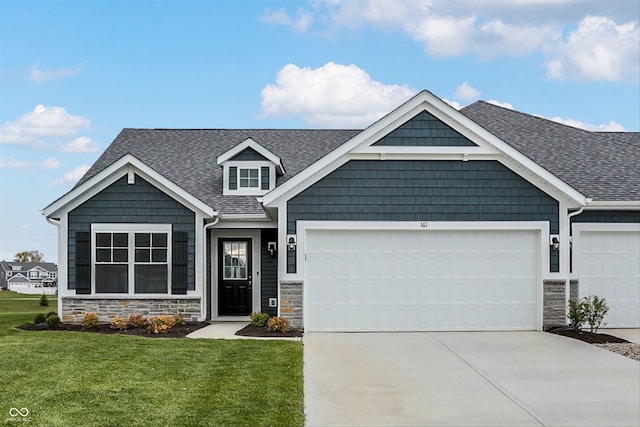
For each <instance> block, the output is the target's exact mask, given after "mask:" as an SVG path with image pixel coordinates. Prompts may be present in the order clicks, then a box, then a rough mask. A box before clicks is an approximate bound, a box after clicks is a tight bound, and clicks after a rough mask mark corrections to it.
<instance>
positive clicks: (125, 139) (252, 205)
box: [76, 129, 360, 214]
mask: <svg viewBox="0 0 640 427" xmlns="http://www.w3.org/2000/svg"><path fill="white" fill-rule="evenodd" d="M359 132H360V131H359V130H290V129H285V130H272V129H242V130H238V129H124V130H122V132H120V134H119V135H118V136H117V137H116V139H115V140H114V141H113V143H111V145H110V146H109V147H108V148H107V150H106V151H105V152H104V153H103V154H102V156H100V158H99V159H98V160H97V161H96V162H95V163H94V164H93V166H91V168H90V169H89V171H88V172H87V173H86V174H85V175H84V176H83V177H82V179H81V180H80V181H79V182H78V184H76V186H77V185H80V184H82V183H83V182H84V181H86V180H88V179H89V178H91V177H92V176H94V175H95V174H97V173H98V172H100V171H101V170H103V169H104V168H106V167H107V166H109V165H110V164H111V163H113V162H115V161H116V160H118V159H120V158H121V157H122V156H124V155H126V154H132V155H133V156H135V157H136V158H138V159H140V160H141V161H142V162H144V163H145V164H146V165H147V166H149V167H151V168H152V169H154V170H155V171H156V172H158V173H159V174H161V175H162V176H164V177H165V178H167V179H168V180H170V181H171V182H173V183H174V184H176V185H178V186H180V187H181V188H183V189H184V190H186V191H188V192H189V193H190V194H191V195H193V196H194V197H196V198H198V199H199V200H201V201H202V202H204V203H206V204H207V205H209V206H211V207H212V208H214V209H216V210H218V211H220V212H221V213H222V214H238V213H244V214H258V213H262V212H263V210H262V207H261V206H260V204H259V203H258V202H257V201H256V197H255V196H226V197H223V196H222V167H221V166H219V165H218V164H217V162H216V160H217V157H218V156H219V155H220V154H222V153H224V152H226V151H227V150H229V149H231V148H233V147H234V146H236V145H237V144H239V143H241V142H243V141H244V140H246V139H247V138H252V139H253V140H254V141H256V142H257V143H258V144H260V145H262V146H263V147H264V148H266V149H267V150H269V151H271V152H272V153H274V154H275V155H277V156H278V157H280V159H281V160H282V163H283V165H284V168H285V170H286V173H285V175H283V176H280V177H278V181H277V184H278V185H280V184H281V183H283V182H285V181H287V180H289V179H290V178H291V177H293V176H295V175H296V174H298V173H299V172H300V171H302V170H303V169H305V168H306V167H308V166H309V165H311V164H312V163H314V162H315V161H316V160H318V159H320V158H321V157H323V156H324V155H326V154H328V153H329V152H331V151H332V150H334V149H335V148H337V147H338V146H340V145H341V144H343V143H344V142H346V141H347V140H349V139H350V138H352V137H353V136H354V135H356V134H358V133H359Z"/></svg>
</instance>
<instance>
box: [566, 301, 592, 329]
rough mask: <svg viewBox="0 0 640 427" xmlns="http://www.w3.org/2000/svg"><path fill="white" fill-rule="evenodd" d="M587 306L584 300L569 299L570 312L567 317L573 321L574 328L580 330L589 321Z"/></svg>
mask: <svg viewBox="0 0 640 427" xmlns="http://www.w3.org/2000/svg"><path fill="white" fill-rule="evenodd" d="M587 309H588V308H587V306H586V304H585V302H584V301H569V314H567V317H568V318H569V320H570V321H571V326H573V330H574V331H576V332H579V331H581V330H582V325H584V322H586V321H587Z"/></svg>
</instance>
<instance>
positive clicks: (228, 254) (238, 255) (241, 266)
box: [223, 242, 247, 280]
mask: <svg viewBox="0 0 640 427" xmlns="http://www.w3.org/2000/svg"><path fill="white" fill-rule="evenodd" d="M223 247H224V261H223V264H224V265H223V271H224V276H223V278H224V279H225V280H233V279H238V280H241V279H245V280H246V279H247V242H224V245H223Z"/></svg>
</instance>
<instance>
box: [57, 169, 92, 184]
mask: <svg viewBox="0 0 640 427" xmlns="http://www.w3.org/2000/svg"><path fill="white" fill-rule="evenodd" d="M89 168H90V166H88V165H81V166H78V167H77V168H75V169H73V170H71V171H69V172H67V173H65V174H64V175H63V176H62V178H58V179H56V180H54V181H51V182H50V183H49V186H52V187H53V186H58V185H70V184H75V183H76V182H78V181H79V180H80V178H82V177H83V176H84V174H85V173H87V171H88V170H89Z"/></svg>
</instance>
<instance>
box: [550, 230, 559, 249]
mask: <svg viewBox="0 0 640 427" xmlns="http://www.w3.org/2000/svg"><path fill="white" fill-rule="evenodd" d="M549 246H551V249H553V250H554V251H557V250H558V249H560V236H558V235H557V234H552V235H551V236H549Z"/></svg>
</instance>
